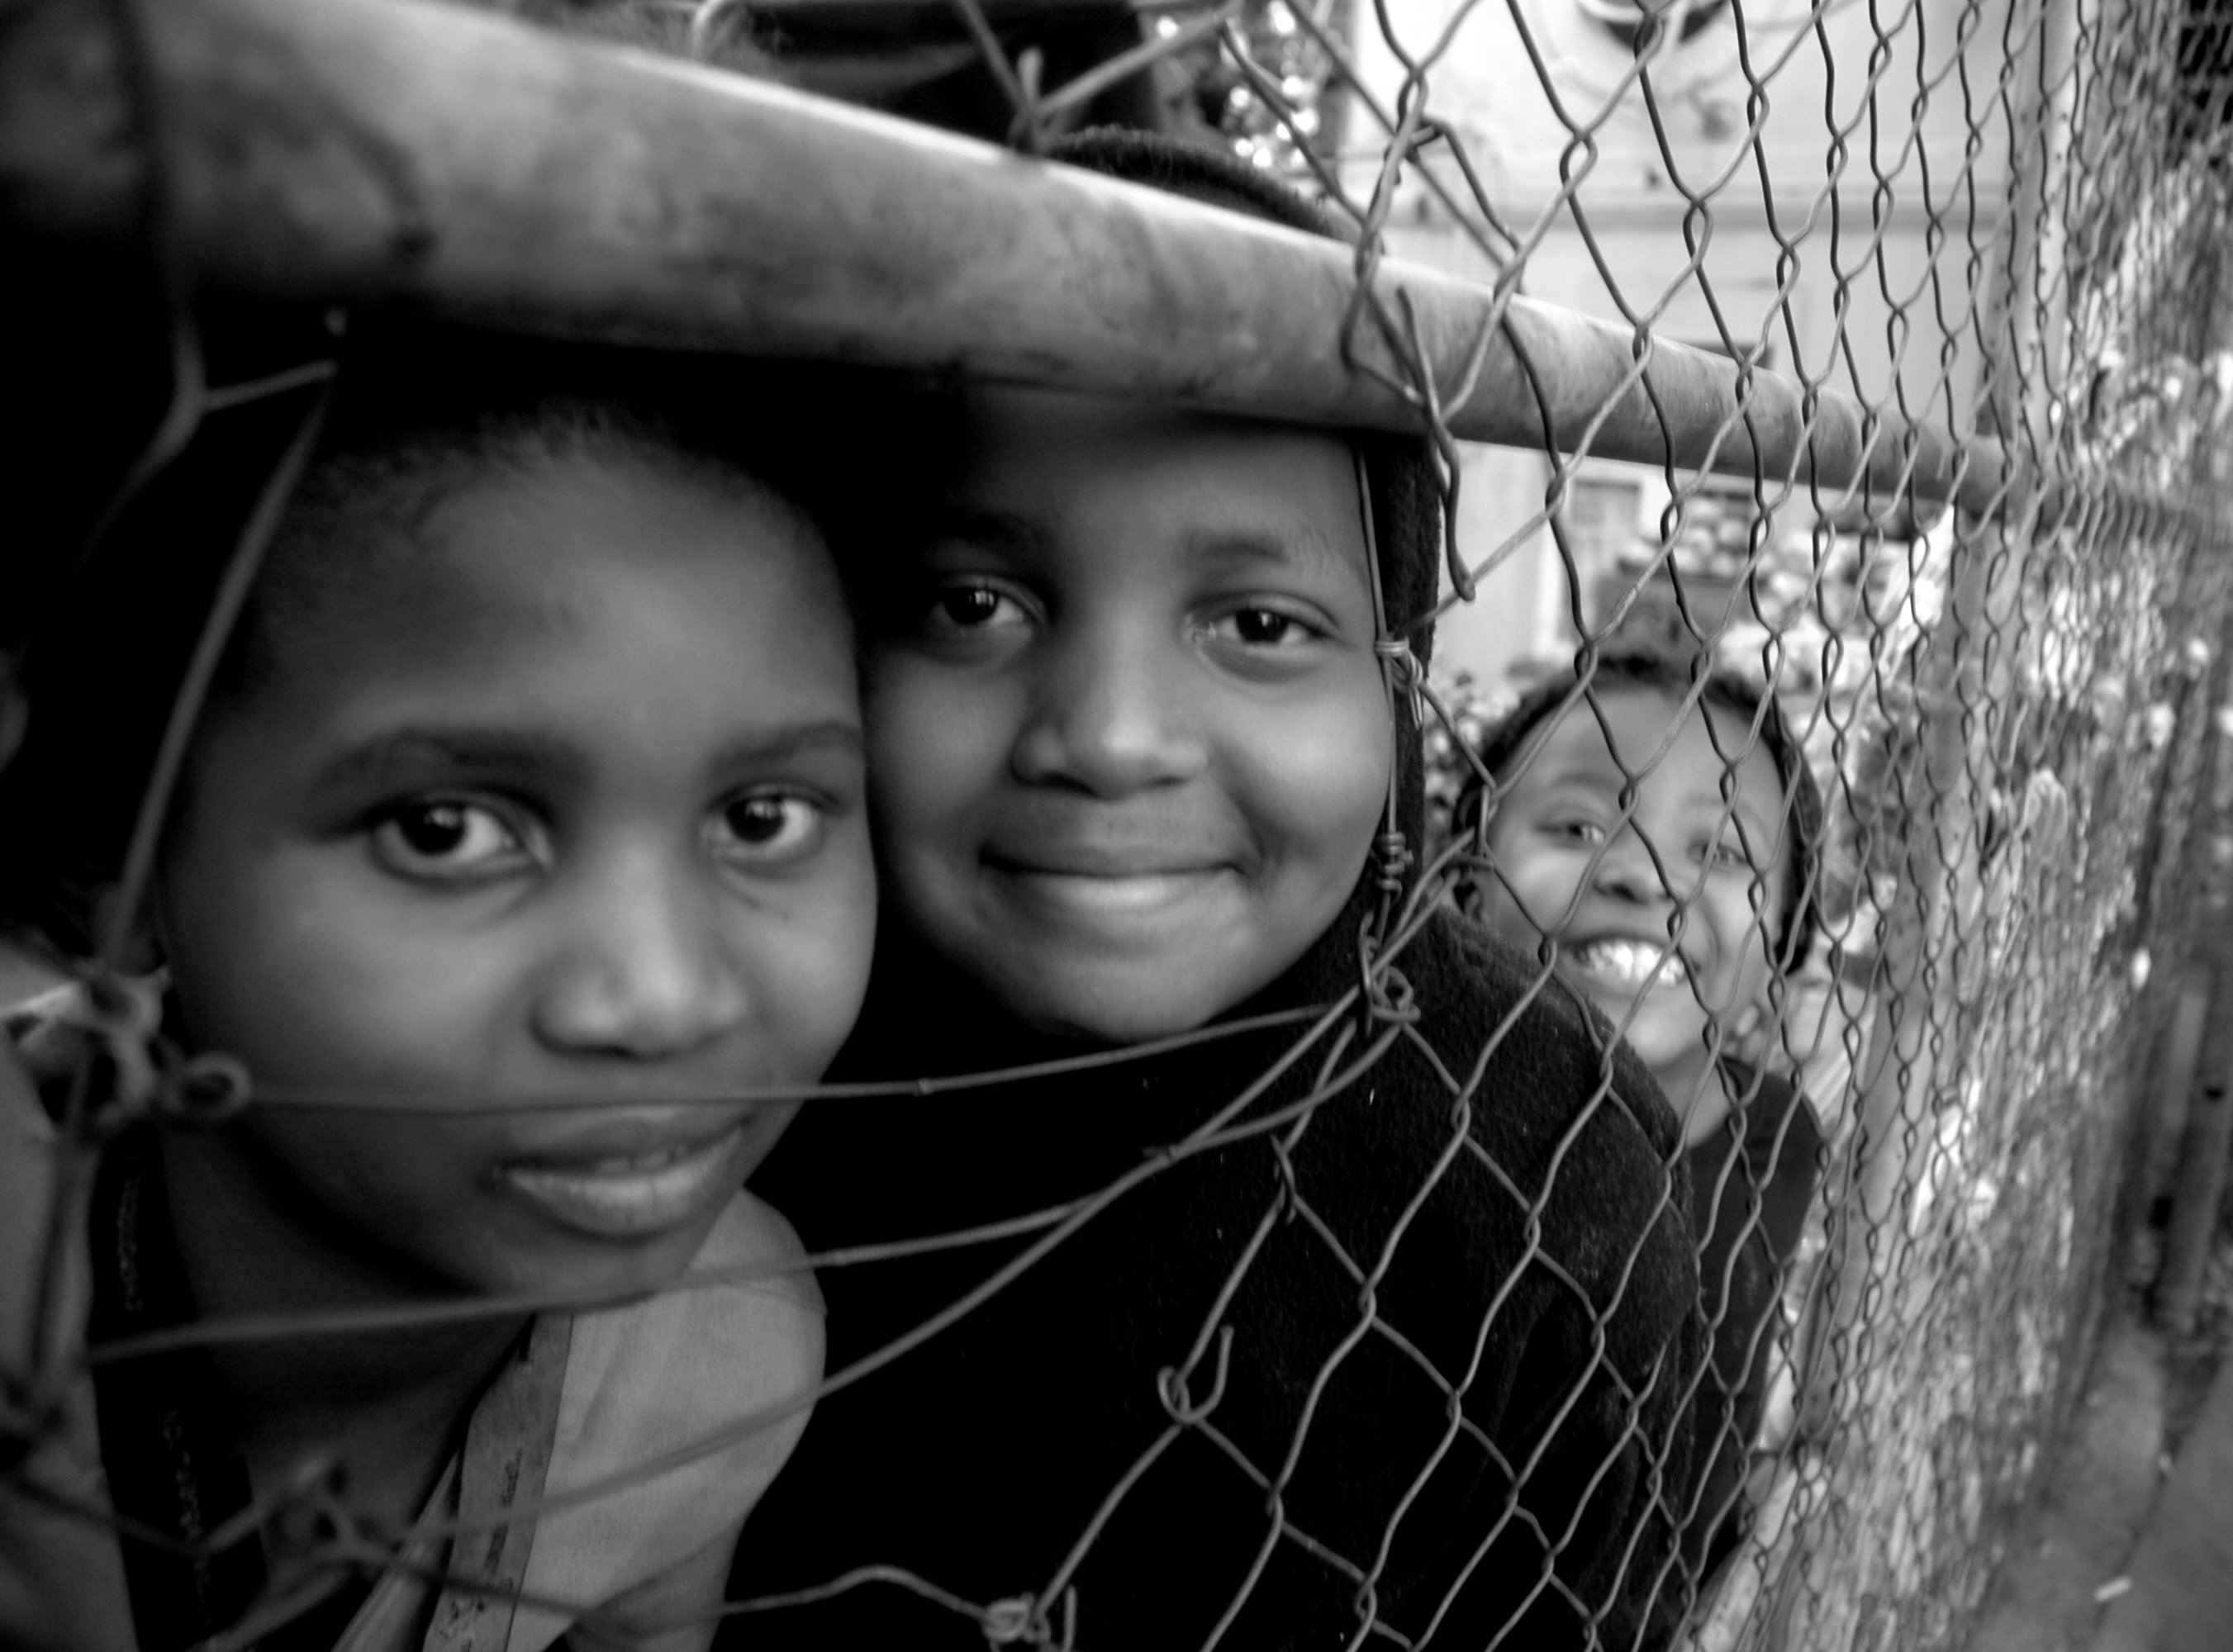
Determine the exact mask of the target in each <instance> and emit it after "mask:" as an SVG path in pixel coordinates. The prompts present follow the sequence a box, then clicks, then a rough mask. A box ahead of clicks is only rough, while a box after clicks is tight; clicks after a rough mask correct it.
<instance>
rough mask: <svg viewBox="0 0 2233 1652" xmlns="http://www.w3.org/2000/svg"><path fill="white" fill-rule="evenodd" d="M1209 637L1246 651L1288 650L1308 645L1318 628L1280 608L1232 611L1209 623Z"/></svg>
mask: <svg viewBox="0 0 2233 1652" xmlns="http://www.w3.org/2000/svg"><path fill="white" fill-rule="evenodd" d="M1209 630H1210V634H1211V635H1212V636H1214V637H1216V638H1217V639H1219V640H1220V641H1226V642H1237V643H1240V645H1241V646H1242V647H1248V648H1292V647H1296V646H1297V645H1299V644H1300V643H1305V642H1308V641H1311V640H1312V638H1313V637H1316V636H1317V635H1318V628H1317V627H1316V626H1313V625H1312V624H1311V623H1310V622H1309V621H1307V620H1305V619H1302V618H1301V617H1299V615H1292V614H1289V613H1287V612H1286V611H1285V610H1284V609H1281V608H1233V609H1230V610H1228V611H1227V612H1226V613H1224V614H1221V615H1219V616H1218V617H1217V618H1216V619H1214V620H1213V621H1210V627H1209Z"/></svg>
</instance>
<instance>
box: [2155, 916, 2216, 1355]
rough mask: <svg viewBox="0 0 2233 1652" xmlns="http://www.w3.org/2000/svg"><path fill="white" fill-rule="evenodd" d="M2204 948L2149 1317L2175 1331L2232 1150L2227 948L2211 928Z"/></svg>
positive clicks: (2190, 1303) (2206, 1254)
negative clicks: (2201, 1019) (2206, 986)
mask: <svg viewBox="0 0 2233 1652" xmlns="http://www.w3.org/2000/svg"><path fill="white" fill-rule="evenodd" d="M2211 905H2212V910H2211V914H2210V917H2211V919H2212V920H2215V922H2216V923H2217V924H2218V925H2219V926H2221V927H2222V926H2223V922H2224V920H2225V914H2224V913H2223V910H2222V909H2221V908H2220V907H2219V903H2217V902H2212V903H2211ZM2209 969H2210V1018H2209V1024H2208V1026H2207V1028H2206V1030H2205V1031H2204V1035H2203V1047H2202V1059H2201V1061H2200V1063H2197V1069H2196V1073H2195V1078H2196V1081H2197V1082H2196V1087H2195V1089H2194V1091H2193V1099H2192V1101H2191V1102H2190V1103H2189V1106H2188V1109H2187V1116H2186V1131H2185V1135H2184V1141H2183V1143H2182V1146H2181V1149H2180V1154H2179V1167H2178V1184H2177V1187H2176V1188H2175V1189H2174V1191H2173V1193H2172V1194H2171V1226H2170V1228H2169V1230H2168V1231H2167V1232H2165V1235H2164V1258H2163V1269H2162V1272H2160V1273H2158V1275H2157V1278H2156V1290H2155V1311H2156V1320H2157V1323H2158V1324H2161V1325H2162V1326H2163V1327H2164V1329H2165V1330H2169V1331H2171V1332H2172V1333H2173V1334H2174V1335H2177V1336H2182V1337H2183V1336H2185V1335H2187V1334H2188V1333H2189V1332H2191V1331H2192V1330H2193V1329H2194V1320H2195V1313H2196V1311H2197V1307H2198V1306H2199V1305H2200V1303H2201V1299H2202V1280H2203V1275H2204V1273H2205V1272H2207V1270H2208V1268H2209V1266H2210V1241H2211V1239H2213V1237H2215V1235H2216V1233H2217V1207H2218V1205H2219V1203H2220V1202H2221V1201H2222V1200H2223V1197H2224V1193H2225V1171H2226V1160H2227V1157H2228V1155H2229V1154H2233V947H2228V946H2226V944H2225V942H2224V940H2223V938H2222V937H2221V936H2219V935H2216V934H2213V935H2212V936H2211V937H2210V965H2209Z"/></svg>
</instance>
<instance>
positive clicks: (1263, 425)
mask: <svg viewBox="0 0 2233 1652" xmlns="http://www.w3.org/2000/svg"><path fill="white" fill-rule="evenodd" d="M967 400H968V406H969V419H968V439H967V447H966V451H965V453H964V455H963V457H962V461H961V463H960V465H958V466H957V467H956V470H955V472H954V476H953V477H952V478H950V479H949V483H948V485H947V487H946V489H945V490H944V494H943V498H942V501H941V511H942V514H943V517H944V520H943V521H941V524H939V525H940V526H941V528H942V529H951V528H955V527H959V528H960V529H961V530H964V531H966V532H967V534H968V535H969V536H970V537H973V538H976V539H980V540H990V541H993V542H995V543H1003V544H1004V546H1005V548H1007V549H1012V550H1017V551H1019V552H1020V553H1025V554H1031V553H1038V554H1042V555H1044V554H1048V553H1054V552H1059V551H1061V550H1064V549H1066V548H1072V547H1067V546H1066V545H1065V543H1064V542H1065V541H1067V540H1072V539H1075V538H1077V537H1105V536H1106V534H1107V531H1108V530H1109V529H1110V527H1111V526H1112V525H1115V526H1118V527H1120V528H1123V529H1126V530H1137V531H1138V532H1140V533H1143V534H1153V535H1155V536H1156V537H1159V538H1161V539H1163V540H1165V541H1167V542H1169V543H1171V544H1172V545H1174V546H1175V547H1176V548H1178V549H1181V550H1184V551H1185V552H1186V553H1188V555H1187V560H1188V562H1189V563H1192V564H1194V565H1195V566H1197V567H1201V568H1204V569H1209V570H1212V571H1219V570H1221V569H1223V568H1224V567H1225V566H1226V565H1228V564H1230V565H1234V566H1236V567H1239V566H1245V565H1246V564H1248V563H1266V562H1272V563H1290V564H1294V565H1296V566H1298V567H1299V568H1300V569H1303V570H1305V571H1308V572H1312V573H1317V574H1321V575H1331V576H1338V577H1340V578H1342V579H1344V580H1346V581H1353V582H1356V583H1357V585H1358V586H1359V587H1360V588H1361V589H1362V588H1365V587H1369V584H1370V562H1369V559H1368V554H1367V550H1366V543H1365V538H1364V522H1363V517H1362V512H1361V504H1360V499H1359V495H1358V491H1357V460H1356V457H1355V454H1354V452H1353V450H1352V449H1351V447H1350V446H1349V445H1348V443H1347V442H1346V441H1345V440H1344V439H1343V438H1342V437H1341V436H1339V435H1338V434H1336V433H1329V432H1326V431H1322V430H1316V429H1312V428H1308V427H1305V426H1291V425H1278V424H1272V423H1269V422H1266V421H1263V420H1242V419H1233V418H1226V417H1222V416H1219V415H1214V414H1207V413H1194V412H1190V411H1188V410H1185V409H1182V408H1178V407H1175V406H1167V405H1158V404H1156V403H1153V402H1146V401H1139V400H1122V399H1117V398H1110V397H1096V396H1083V395H1077V394H1071V393H1063V392H1051V391H1032V390H1017V389H997V388H987V389H980V390H978V391H975V392H973V393H971V394H970V396H969V397H968V399H967Z"/></svg>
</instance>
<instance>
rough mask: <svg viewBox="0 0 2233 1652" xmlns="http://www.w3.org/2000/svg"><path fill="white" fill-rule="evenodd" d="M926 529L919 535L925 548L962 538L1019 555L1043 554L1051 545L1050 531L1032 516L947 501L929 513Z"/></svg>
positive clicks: (1052, 541)
mask: <svg viewBox="0 0 2233 1652" xmlns="http://www.w3.org/2000/svg"><path fill="white" fill-rule="evenodd" d="M928 528H929V531H928V533H926V534H925V535H924V536H923V541H924V543H923V549H924V550H930V549H932V548H933V547H934V546H936V545H937V544H938V543H941V541H945V540H955V539H959V540H964V541H967V543H970V544H972V545H974V546H977V547H978V548H980V550H999V551H1011V552H1013V553H1016V554H1017V555H1019V556H1044V555H1045V554H1046V553H1047V552H1048V551H1050V550H1051V549H1052V548H1053V544H1054V534H1053V532H1052V531H1051V530H1050V529H1049V528H1048V527H1047V525H1046V524H1045V523H1043V522H1039V521H1038V520H1036V519H1035V518H1033V517H1026V516H1023V515H1020V514H1019V513H1017V512H1015V511H994V510H989V509H987V508H986V507H985V506H983V505H974V504H962V503H960V501H958V500H947V501H946V502H944V503H943V504H939V505H938V506H936V507H935V508H934V510H933V511H932V512H931V514H930V519H929V523H928Z"/></svg>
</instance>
